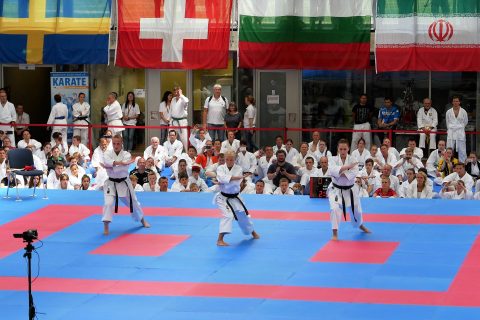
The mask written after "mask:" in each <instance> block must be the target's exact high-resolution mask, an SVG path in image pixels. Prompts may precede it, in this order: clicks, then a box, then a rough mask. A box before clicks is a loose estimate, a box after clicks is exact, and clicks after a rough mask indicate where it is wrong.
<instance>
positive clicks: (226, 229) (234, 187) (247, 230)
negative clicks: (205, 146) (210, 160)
mask: <svg viewBox="0 0 480 320" xmlns="http://www.w3.org/2000/svg"><path fill="white" fill-rule="evenodd" d="M217 180H218V186H219V189H220V192H218V193H217V194H216V195H215V197H214V200H213V201H214V203H215V204H216V205H217V206H218V208H219V209H220V212H221V213H222V218H221V219H220V232H219V234H218V239H217V246H228V243H226V242H225V241H223V237H224V236H225V234H227V233H231V232H232V222H233V219H235V220H237V221H238V225H239V226H240V229H242V231H243V233H244V234H246V235H248V234H251V235H252V237H253V239H259V238H260V236H259V235H258V233H256V232H255V230H254V229H253V223H252V220H251V219H250V215H249V214H248V211H247V208H246V207H245V205H244V204H243V202H242V200H241V199H240V198H239V197H238V194H239V193H240V183H241V182H242V180H243V170H242V168H241V167H240V166H239V165H236V164H235V152H232V151H227V152H226V153H225V164H224V165H221V166H219V167H218V169H217Z"/></svg>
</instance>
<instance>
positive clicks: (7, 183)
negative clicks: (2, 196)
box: [0, 170, 25, 188]
mask: <svg viewBox="0 0 480 320" xmlns="http://www.w3.org/2000/svg"><path fill="white" fill-rule="evenodd" d="M19 178H22V177H18V176H17V177H16V178H15V179H13V174H12V172H10V170H8V171H7V173H6V175H5V177H3V179H2V180H1V181H0V187H2V188H7V187H10V188H15V187H16V186H17V185H18V188H24V187H25V182H24V180H23V179H19Z"/></svg>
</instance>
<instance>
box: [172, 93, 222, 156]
mask: <svg viewBox="0 0 480 320" xmlns="http://www.w3.org/2000/svg"><path fill="white" fill-rule="evenodd" d="M188 102H189V100H188V98H187V97H185V96H184V95H183V91H182V88H181V87H180V86H175V87H174V88H173V99H172V103H171V106H172V108H171V114H170V125H171V126H175V127H182V128H176V129H175V131H176V132H177V133H178V139H180V141H181V142H182V144H183V149H184V150H187V148H188V132H187V126H188V120H187V116H188ZM222 126H223V121H222ZM170 134H171V130H170V131H169V136H170Z"/></svg>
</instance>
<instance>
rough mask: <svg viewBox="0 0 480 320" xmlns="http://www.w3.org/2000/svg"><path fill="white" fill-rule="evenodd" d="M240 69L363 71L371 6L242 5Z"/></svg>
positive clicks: (331, 0)
mask: <svg viewBox="0 0 480 320" xmlns="http://www.w3.org/2000/svg"><path fill="white" fill-rule="evenodd" d="M238 7H239V9H238V11H239V15H240V19H239V34H240V35H239V37H240V39H239V45H238V55H239V66H240V67H243V68H262V69H279V68H281V69H330V70H351V69H365V68H367V67H368V65H369V57H370V30H371V17H372V0H308V1H302V0H269V1H264V0H242V1H238Z"/></svg>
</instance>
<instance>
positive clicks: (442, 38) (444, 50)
mask: <svg viewBox="0 0 480 320" xmlns="http://www.w3.org/2000/svg"><path fill="white" fill-rule="evenodd" d="M479 5H480V2H479V1H478V0H457V1H454V0H443V1H435V0H417V1H378V6H377V19H376V33H375V37H376V40H375V42H376V59H377V71H378V72H384V71H401V70H418V71H480V33H479V31H480V20H479Z"/></svg>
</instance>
